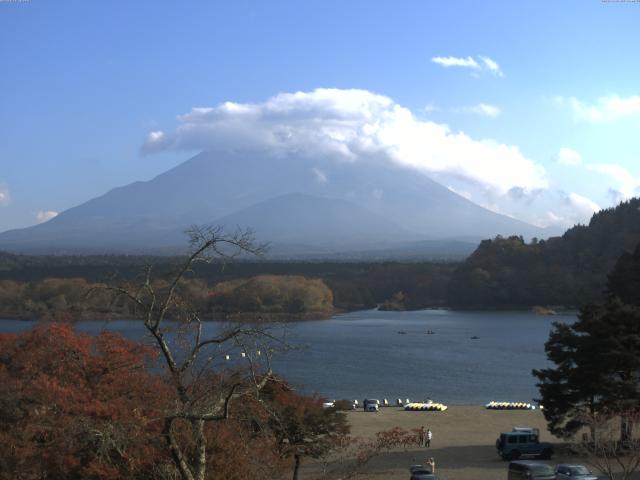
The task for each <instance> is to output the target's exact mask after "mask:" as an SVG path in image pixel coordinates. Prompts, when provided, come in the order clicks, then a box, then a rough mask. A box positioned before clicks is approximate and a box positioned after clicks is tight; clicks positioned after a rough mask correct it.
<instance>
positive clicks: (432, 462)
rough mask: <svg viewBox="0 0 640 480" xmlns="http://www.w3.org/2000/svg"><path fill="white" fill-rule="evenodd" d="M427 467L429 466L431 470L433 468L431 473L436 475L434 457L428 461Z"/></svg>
mask: <svg viewBox="0 0 640 480" xmlns="http://www.w3.org/2000/svg"><path fill="white" fill-rule="evenodd" d="M427 465H429V468H431V473H436V461H435V460H434V459H433V457H431V458H429V460H427Z"/></svg>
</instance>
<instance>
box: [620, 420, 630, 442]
mask: <svg viewBox="0 0 640 480" xmlns="http://www.w3.org/2000/svg"><path fill="white" fill-rule="evenodd" d="M632 431H633V420H632V419H630V418H629V417H627V416H626V415H622V416H621V417H620V443H621V445H622V446H623V447H625V446H626V445H627V444H628V443H629V441H630V440H631V432H632Z"/></svg>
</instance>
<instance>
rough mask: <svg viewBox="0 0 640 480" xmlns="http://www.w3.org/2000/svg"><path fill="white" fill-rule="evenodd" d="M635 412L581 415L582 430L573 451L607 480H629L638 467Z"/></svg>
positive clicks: (639, 446) (639, 453) (639, 417)
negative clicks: (583, 427)
mask: <svg viewBox="0 0 640 480" xmlns="http://www.w3.org/2000/svg"><path fill="white" fill-rule="evenodd" d="M639 420H640V413H639V412H638V410H637V409H624V410H616V411H612V410H609V411H605V412H596V413H592V414H585V415H584V416H583V417H582V418H581V421H583V422H584V425H585V426H586V427H585V428H586V429H587V430H588V433H587V431H584V433H583V434H582V437H581V439H580V441H579V442H577V444H576V445H575V449H576V450H577V452H578V453H579V454H580V455H583V456H584V457H585V458H586V459H587V463H589V465H590V466H591V467H592V468H594V469H596V470H598V471H599V472H600V473H602V474H603V475H605V476H606V478H608V479H609V480H629V479H630V478H631V477H632V475H633V474H634V472H635V471H636V470H638V468H639V467H640V438H638V432H637V431H634V430H636V428H635V426H636V425H638V421H639Z"/></svg>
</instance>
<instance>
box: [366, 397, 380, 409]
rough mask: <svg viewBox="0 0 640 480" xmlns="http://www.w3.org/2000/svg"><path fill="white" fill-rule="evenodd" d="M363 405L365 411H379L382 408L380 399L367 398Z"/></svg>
mask: <svg viewBox="0 0 640 480" xmlns="http://www.w3.org/2000/svg"><path fill="white" fill-rule="evenodd" d="M362 407H363V408H364V411H365V412H377V411H378V410H380V400H376V399H371V398H367V399H365V400H364V402H363V404H362Z"/></svg>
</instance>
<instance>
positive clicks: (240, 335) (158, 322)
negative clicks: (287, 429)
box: [105, 227, 282, 480]
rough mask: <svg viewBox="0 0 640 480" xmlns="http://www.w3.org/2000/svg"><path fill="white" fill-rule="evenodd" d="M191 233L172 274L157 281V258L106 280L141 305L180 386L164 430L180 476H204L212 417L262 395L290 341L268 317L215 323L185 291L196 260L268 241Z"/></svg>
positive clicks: (193, 479) (255, 250)
mask: <svg viewBox="0 0 640 480" xmlns="http://www.w3.org/2000/svg"><path fill="white" fill-rule="evenodd" d="M187 233H188V235H189V236H190V246H191V249H190V253H189V255H188V256H187V257H186V259H185V260H184V261H183V262H182V263H181V264H180V265H179V266H178V268H177V270H176V271H175V273H174V274H173V275H172V277H171V278H170V279H169V280H168V282H156V281H154V280H153V278H152V268H151V266H149V267H147V268H146V270H145V273H144V277H143V278H142V280H141V281H140V282H138V283H137V284H128V285H124V286H108V287H105V288H106V289H107V290H109V291H111V292H113V293H114V299H115V298H120V297H125V298H127V299H128V300H129V301H131V302H133V304H134V305H135V306H136V309H137V311H138V313H139V315H140V317H141V318H142V322H143V323H144V326H145V328H146V330H147V331H148V332H149V334H150V335H151V338H152V341H153V343H154V344H155V345H156V347H157V348H158V349H159V351H160V354H161V355H160V356H161V358H162V359H163V364H164V367H165V368H166V371H167V372H168V375H169V377H170V383H171V385H172V386H173V388H174V389H175V402H174V403H175V404H174V405H172V407H171V408H170V409H169V410H168V411H167V412H166V414H165V416H164V419H163V422H164V427H163V430H162V434H163V436H164V438H165V440H166V443H167V446H168V448H169V451H170V453H171V457H172V459H173V462H174V463H175V467H176V469H177V471H178V473H179V476H180V478H181V479H182V480H204V479H205V478H206V476H207V460H208V459H207V436H206V434H205V433H206V432H205V426H206V424H207V423H208V422H219V421H223V420H225V419H227V418H228V417H229V415H230V407H231V404H232V403H233V402H234V401H236V400H237V399H239V398H241V397H243V396H253V397H254V398H257V397H259V392H260V390H261V389H262V388H263V387H264V386H265V384H266V383H267V382H268V381H269V380H270V379H271V378H272V372H271V368H270V362H269V358H270V354H271V353H272V352H273V351H274V350H275V349H278V348H280V347H281V346H282V344H280V342H279V340H278V339H277V338H275V337H274V336H273V335H272V334H270V333H269V330H268V329H267V328H266V327H264V326H263V325H234V326H228V327H226V328H220V327H219V325H213V326H211V328H208V327H209V325H206V326H205V325H203V322H202V320H201V318H200V315H199V313H198V312H197V311H196V309H195V308H194V307H193V304H192V302H190V300H189V298H187V297H185V296H184V295H182V294H181V284H182V282H183V280H184V279H185V276H186V275H187V274H189V273H190V272H192V268H193V266H194V265H195V264H196V263H198V262H211V261H213V260H216V261H219V260H228V259H230V258H233V257H235V256H237V255H242V254H252V255H261V254H262V253H263V251H264V249H265V246H264V245H256V244H255V242H254V238H253V235H252V232H251V231H248V230H244V231H243V230H239V231H237V232H236V233H234V234H230V235H229V234H225V233H224V231H223V230H222V228H220V227H192V228H191V229H190V230H188V231H187ZM211 330H213V332H211ZM230 356H233V357H234V358H235V359H237V361H235V362H234V361H233V358H232V359H231V361H230V360H229V358H230Z"/></svg>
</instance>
